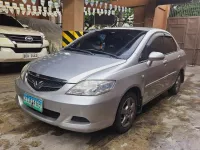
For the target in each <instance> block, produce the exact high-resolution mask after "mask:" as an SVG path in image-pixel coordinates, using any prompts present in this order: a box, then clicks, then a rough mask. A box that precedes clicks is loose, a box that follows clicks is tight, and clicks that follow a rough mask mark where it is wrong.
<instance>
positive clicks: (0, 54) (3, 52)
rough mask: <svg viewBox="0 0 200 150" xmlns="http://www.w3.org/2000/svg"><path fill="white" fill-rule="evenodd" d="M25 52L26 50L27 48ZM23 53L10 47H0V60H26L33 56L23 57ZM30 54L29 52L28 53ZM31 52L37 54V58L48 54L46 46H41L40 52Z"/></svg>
mask: <svg viewBox="0 0 200 150" xmlns="http://www.w3.org/2000/svg"><path fill="white" fill-rule="evenodd" d="M27 53H29V52H28V50H27ZM24 54H25V53H15V52H14V51H13V50H12V48H5V47H0V62H27V61H31V60H33V59H35V58H29V59H25V58H24ZM29 54H31V53H29ZM32 54H37V56H38V58H39V57H43V56H46V55H47V54H48V51H47V48H46V47H45V48H42V49H41V51H40V52H33V53H32Z"/></svg>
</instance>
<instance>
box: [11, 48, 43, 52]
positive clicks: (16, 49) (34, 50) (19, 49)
mask: <svg viewBox="0 0 200 150" xmlns="http://www.w3.org/2000/svg"><path fill="white" fill-rule="evenodd" d="M12 50H13V51H14V52H15V53H40V52H41V51H42V48H12Z"/></svg>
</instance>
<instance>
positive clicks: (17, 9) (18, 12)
mask: <svg viewBox="0 0 200 150" xmlns="http://www.w3.org/2000/svg"><path fill="white" fill-rule="evenodd" d="M16 12H17V15H19V14H20V8H18V7H17V8H16Z"/></svg>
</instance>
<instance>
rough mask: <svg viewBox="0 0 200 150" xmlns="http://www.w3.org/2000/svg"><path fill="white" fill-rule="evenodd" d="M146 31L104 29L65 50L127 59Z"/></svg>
mask: <svg viewBox="0 0 200 150" xmlns="http://www.w3.org/2000/svg"><path fill="white" fill-rule="evenodd" d="M145 34H146V31H141V30H128V29H127V30H125V29H105V30H100V31H94V32H91V33H88V34H87V35H85V36H83V37H82V38H80V39H78V40H77V41H75V42H73V43H72V44H70V45H69V46H68V47H66V48H65V50H72V49H73V50H77V51H78V50H79V51H80V50H82V51H83V50H84V51H89V52H92V53H93V54H100V55H107V56H109V57H115V58H121V59H127V58H129V57H130V56H131V55H132V54H133V52H134V51H135V49H136V48H137V46H138V45H139V44H140V42H141V41H142V39H143V37H144V36H145Z"/></svg>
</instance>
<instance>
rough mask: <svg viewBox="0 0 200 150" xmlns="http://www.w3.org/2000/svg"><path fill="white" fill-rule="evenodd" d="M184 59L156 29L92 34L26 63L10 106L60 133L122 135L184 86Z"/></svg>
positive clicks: (122, 30)
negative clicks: (152, 104) (153, 104)
mask: <svg viewBox="0 0 200 150" xmlns="http://www.w3.org/2000/svg"><path fill="white" fill-rule="evenodd" d="M185 67H186V55H185V52H184V51H183V50H181V49H180V48H179V46H178V44H177V42H176V41H175V39H174V38H173V36H172V35H171V34H170V33H168V32H166V31H164V30H159V29H150V28H109V29H102V30H97V31H92V32H90V33H88V34H85V35H84V36H82V37H81V38H79V39H77V40H75V41H74V42H72V43H70V44H69V45H68V46H67V47H65V48H63V49H62V50H61V51H60V52H58V53H56V54H51V55H48V56H45V57H43V58H39V59H37V60H35V61H32V62H30V63H29V64H27V65H26V66H25V67H24V68H23V70H22V72H21V76H20V77H19V78H18V79H16V92H17V96H16V102H17V104H18V105H19V106H20V107H21V108H22V109H23V110H24V111H25V112H26V113H28V114H30V115H31V116H33V117H35V118H37V119H39V120H41V121H44V122H46V123H49V124H52V125H55V126H58V127H60V128H63V129H67V130H72V131H77V132H94V131H97V130H101V129H104V128H107V127H110V126H113V127H114V129H116V131H117V132H119V133H124V132H126V131H128V130H129V129H130V128H131V126H132V123H133V121H134V119H135V117H136V113H140V112H141V111H142V107H143V106H144V105H145V104H146V103H148V102H149V101H151V100H152V99H154V98H155V97H157V96H158V95H160V94H162V93H163V92H165V91H167V90H168V91H169V92H170V93H171V94H177V93H178V92H179V89H180V85H181V83H183V82H184V72H185Z"/></svg>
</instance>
